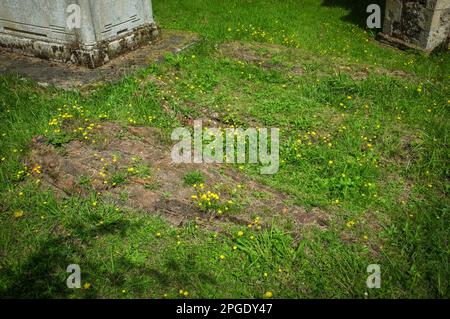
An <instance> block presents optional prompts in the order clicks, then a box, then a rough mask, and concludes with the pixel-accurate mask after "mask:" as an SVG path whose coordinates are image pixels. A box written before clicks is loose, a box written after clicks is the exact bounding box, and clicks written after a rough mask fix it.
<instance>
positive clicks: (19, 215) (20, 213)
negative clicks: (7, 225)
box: [14, 210, 23, 218]
mask: <svg viewBox="0 0 450 319" xmlns="http://www.w3.org/2000/svg"><path fill="white" fill-rule="evenodd" d="M22 216H23V210H18V211H15V212H14V217H15V218H20V217H22Z"/></svg>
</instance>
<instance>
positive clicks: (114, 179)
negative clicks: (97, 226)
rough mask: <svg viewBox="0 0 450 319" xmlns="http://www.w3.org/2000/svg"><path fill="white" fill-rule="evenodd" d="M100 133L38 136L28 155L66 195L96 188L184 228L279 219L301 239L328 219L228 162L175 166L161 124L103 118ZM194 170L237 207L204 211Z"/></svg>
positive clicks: (46, 179)
mask: <svg viewBox="0 0 450 319" xmlns="http://www.w3.org/2000/svg"><path fill="white" fill-rule="evenodd" d="M93 136H94V137H93V138H92V140H95V141H96V142H95V143H94V142H93V141H92V140H91V141H80V140H73V141H71V142H69V143H67V144H64V145H63V146H61V147H55V146H53V145H51V144H49V143H48V141H47V140H46V139H45V138H44V137H40V136H38V137H35V138H34V139H33V141H32V144H31V153H30V156H29V158H28V159H27V164H28V165H29V166H30V167H34V166H36V165H40V166H41V169H40V172H39V174H38V173H37V172H34V173H33V176H34V178H39V179H41V182H42V185H43V186H50V187H51V188H52V189H54V190H55V191H56V193H57V194H59V195H60V196H72V195H78V196H88V195H89V194H90V193H91V192H93V191H95V192H97V193H98V194H100V195H101V197H102V198H103V199H104V200H105V201H111V202H113V203H114V204H116V205H119V206H122V207H126V208H130V209H134V210H138V211H143V212H147V213H149V214H155V215H160V216H162V217H163V218H165V219H166V220H167V221H168V222H170V223H171V224H173V225H177V226H179V225H183V224H185V223H186V222H189V221H195V222H197V223H198V224H204V225H205V226H207V227H208V228H217V229H221V228H222V226H224V225H226V224H228V225H229V224H239V225H252V227H258V226H262V227H265V226H267V225H271V224H273V223H275V224H277V225H279V226H280V227H283V228H284V229H286V230H288V231H293V232H294V233H295V235H296V236H298V234H299V232H298V230H299V229H300V227H302V226H305V225H313V224H315V225H318V226H322V227H323V226H325V225H326V224H327V221H326V218H325V214H324V213H323V212H321V211H320V210H317V209H316V210H314V211H311V212H308V211H307V210H305V209H304V208H302V207H299V206H295V205H290V204H289V202H290V198H289V197H288V196H286V195H285V194H282V193H279V192H275V191H273V190H272V189H270V188H268V187H266V186H264V185H261V184H259V183H257V182H255V181H253V180H251V179H249V178H248V177H247V176H244V175H243V174H241V173H240V172H237V171H236V170H234V169H231V168H229V167H227V166H225V165H219V166H218V165H217V164H216V165H212V164H174V163H173V162H172V159H171V155H170V152H171V148H170V146H169V145H167V144H165V143H164V142H163V139H162V137H161V134H160V132H159V131H158V130H157V129H154V128H148V127H128V128H123V127H121V126H120V125H118V124H113V123H102V124H101V125H99V126H98V127H97V128H96V129H95V131H94V135H93ZM193 170H198V171H201V172H202V174H203V176H204V177H205V185H204V189H202V190H201V191H202V192H205V193H206V192H207V191H208V190H209V191H211V192H214V193H217V194H219V195H220V197H221V200H222V201H225V202H228V200H233V204H232V205H230V211H228V212H223V214H217V212H213V211H209V210H202V209H200V208H199V206H198V202H197V201H196V200H194V199H192V198H191V197H192V195H195V194H197V193H196V188H194V187H193V186H187V185H185V182H184V181H183V177H184V176H185V175H186V174H187V173H188V172H191V171H193ZM143 172H146V174H142V173H143ZM197 189H198V187H197ZM197 195H198V194H197ZM255 220H257V222H256V223H255Z"/></svg>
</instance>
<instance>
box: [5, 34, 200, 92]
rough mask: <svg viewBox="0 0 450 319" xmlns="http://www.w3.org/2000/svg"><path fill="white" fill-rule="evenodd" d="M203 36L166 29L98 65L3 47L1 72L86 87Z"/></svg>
mask: <svg viewBox="0 0 450 319" xmlns="http://www.w3.org/2000/svg"><path fill="white" fill-rule="evenodd" d="M199 40H200V37H199V36H198V35H197V34H196V33H193V32H187V31H177V30H162V31H161V32H160V36H159V38H158V39H157V40H156V41H154V42H153V43H151V44H148V45H144V46H142V47H139V48H138V49H136V50H133V51H130V52H126V53H124V54H122V55H120V56H118V57H117V58H115V59H113V60H111V61H109V63H107V64H104V65H102V66H100V67H98V68H95V69H91V68H88V67H85V66H79V65H77V64H75V63H72V62H69V63H63V62H57V61H51V60H43V59H40V58H37V57H31V56H25V55H23V54H18V53H16V52H11V50H6V49H2V48H0V74H13V75H19V76H26V77H29V78H31V79H33V80H35V81H37V82H38V83H39V84H41V85H43V86H47V85H53V86H55V87H58V88H62V89H85V88H89V87H91V86H93V85H95V84H96V83H99V82H100V83H101V82H114V81H117V80H119V79H120V78H122V77H123V76H124V75H126V74H131V73H133V72H135V71H136V70H138V69H142V68H146V67H148V66H150V65H151V64H152V63H155V62H157V61H160V60H162V59H163V58H164V56H165V55H166V54H168V53H179V52H180V51H182V50H185V49H187V48H189V47H190V46H192V45H194V44H195V43H197V42H198V41H199Z"/></svg>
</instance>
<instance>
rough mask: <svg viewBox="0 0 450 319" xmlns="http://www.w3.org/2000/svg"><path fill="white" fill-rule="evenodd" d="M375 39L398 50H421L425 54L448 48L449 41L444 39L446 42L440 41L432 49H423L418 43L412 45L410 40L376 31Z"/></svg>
mask: <svg viewBox="0 0 450 319" xmlns="http://www.w3.org/2000/svg"><path fill="white" fill-rule="evenodd" d="M377 40H378V41H380V42H381V43H384V44H386V45H389V46H393V47H396V48H398V49H400V50H414V51H419V52H423V53H425V54H426V55H428V54H432V53H434V52H438V51H445V50H448V49H449V41H446V42H444V43H442V44H441V45H439V46H437V47H435V48H432V49H424V48H422V47H420V46H418V45H414V44H412V43H410V42H406V41H403V40H401V39H399V38H395V37H391V36H389V35H387V34H384V33H378V34H377Z"/></svg>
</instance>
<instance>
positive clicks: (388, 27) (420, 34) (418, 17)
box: [380, 0, 450, 53]
mask: <svg viewBox="0 0 450 319" xmlns="http://www.w3.org/2000/svg"><path fill="white" fill-rule="evenodd" d="M449 35H450V0H420V1H418V0H387V1H386V14H385V19H384V26H383V34H381V35H380V40H382V41H383V42H386V43H388V44H393V45H395V46H397V47H400V48H403V49H415V50H421V51H424V52H427V53H430V52H433V51H436V50H439V49H442V48H445V49H448V39H449Z"/></svg>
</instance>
